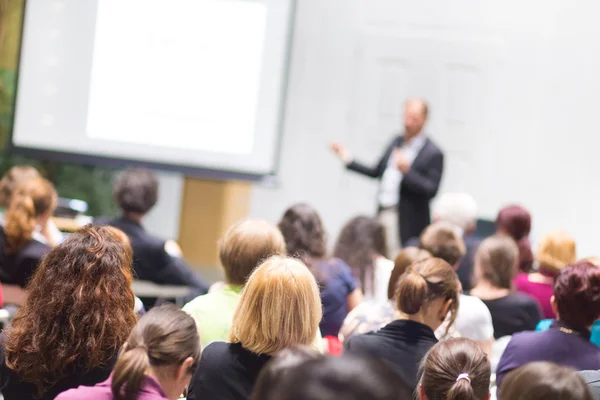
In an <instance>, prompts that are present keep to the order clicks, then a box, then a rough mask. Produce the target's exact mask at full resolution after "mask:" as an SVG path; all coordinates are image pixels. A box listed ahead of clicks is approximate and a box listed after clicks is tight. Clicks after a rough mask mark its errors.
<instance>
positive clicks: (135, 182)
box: [113, 168, 158, 222]
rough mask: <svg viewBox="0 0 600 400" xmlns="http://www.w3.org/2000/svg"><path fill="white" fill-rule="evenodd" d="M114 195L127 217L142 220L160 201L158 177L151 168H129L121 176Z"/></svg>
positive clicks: (114, 189) (137, 220)
mask: <svg viewBox="0 0 600 400" xmlns="http://www.w3.org/2000/svg"><path fill="white" fill-rule="evenodd" d="M113 196H114V198H115V201H116V203H117V205H118V206H119V208H120V209H121V212H122V213H123V216H124V217H125V218H127V219H131V220H133V221H136V222H140V221H141V219H142V217H143V216H144V215H146V214H147V213H148V211H150V210H151V209H152V207H154V206H155V205H156V202H157V201H158V179H157V178H156V175H155V174H154V172H152V171H150V170H149V169H144V168H131V169H128V170H126V171H124V172H123V173H122V174H121V175H120V176H119V179H118V180H117V182H116V184H115V186H114V188H113Z"/></svg>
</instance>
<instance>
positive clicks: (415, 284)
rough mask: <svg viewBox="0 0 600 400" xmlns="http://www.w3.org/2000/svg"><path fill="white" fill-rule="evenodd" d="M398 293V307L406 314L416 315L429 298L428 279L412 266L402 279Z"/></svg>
mask: <svg viewBox="0 0 600 400" xmlns="http://www.w3.org/2000/svg"><path fill="white" fill-rule="evenodd" d="M397 293H398V309H399V310H400V311H402V312H403V313H404V314H407V315H414V314H416V313H418V312H419V311H420V310H421V307H423V304H424V303H425V301H426V300H427V281H426V280H425V277H423V275H421V274H419V273H418V272H416V271H415V270H413V269H412V268H411V269H409V271H408V272H407V273H406V274H405V275H404V277H403V278H402V279H401V280H400V283H399V285H398V290H397Z"/></svg>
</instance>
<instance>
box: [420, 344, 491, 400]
mask: <svg viewBox="0 0 600 400" xmlns="http://www.w3.org/2000/svg"><path fill="white" fill-rule="evenodd" d="M491 370H492V367H491V365H490V361H489V359H488V357H487V355H486V354H485V352H484V351H483V350H482V349H481V347H479V345H478V344H477V343H476V342H474V341H473V340H471V339H465V338H457V339H448V340H444V341H442V342H439V343H438V344H436V345H435V346H433V347H432V348H431V350H429V352H428V353H427V355H426V356H425V358H424V359H423V361H422V363H421V366H420V369H419V375H420V376H421V382H420V384H421V385H422V387H423V391H424V392H425V394H426V395H427V398H428V399H429V400H483V399H485V398H487V396H488V395H489V394H490V376H491V373H492V371H491ZM462 374H467V375H466V376H464V375H462ZM459 376H464V378H462V379H458V378H459Z"/></svg>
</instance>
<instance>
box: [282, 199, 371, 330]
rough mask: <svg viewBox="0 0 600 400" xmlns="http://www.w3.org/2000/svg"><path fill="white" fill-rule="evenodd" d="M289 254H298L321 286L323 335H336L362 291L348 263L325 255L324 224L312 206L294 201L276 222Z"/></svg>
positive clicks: (296, 255) (321, 326) (293, 255)
mask: <svg viewBox="0 0 600 400" xmlns="http://www.w3.org/2000/svg"><path fill="white" fill-rule="evenodd" d="M279 229H280V230H281V233H282V234H283V238H284V239H285V244H286V248H287V252H288V255H289V256H291V257H299V258H300V259H302V261H303V262H304V263H305V264H306V265H307V266H308V267H309V268H310V270H311V271H312V273H313V275H314V276H315V278H316V279H317V282H319V286H320V288H321V301H322V302H323V320H322V321H321V325H320V328H321V333H322V334H323V336H334V337H337V335H338V333H339V331H340V327H341V326H342V323H343V322H344V318H346V315H347V314H348V312H349V311H351V310H352V309H353V308H354V307H356V306H357V305H358V304H359V303H360V302H361V300H362V292H361V290H360V289H359V288H357V287H356V281H355V279H354V277H353V276H352V271H351V270H350V267H348V265H347V264H346V263H345V262H344V261H342V260H340V259H339V258H330V257H328V256H327V243H326V238H325V236H326V235H325V228H324V227H323V223H322V222H321V217H319V214H317V212H316V211H315V209H313V208H312V207H311V206H309V205H307V204H296V205H294V206H292V207H291V208H289V209H288V210H287V211H286V212H285V213H284V214H283V217H282V218H281V221H280V222H279Z"/></svg>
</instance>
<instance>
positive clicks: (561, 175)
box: [252, 0, 600, 255]
mask: <svg viewBox="0 0 600 400" xmlns="http://www.w3.org/2000/svg"><path fill="white" fill-rule="evenodd" d="M599 12H600V2H598V1H595V0H585V1H584V0H529V1H525V2H524V1H518V0H504V1H496V0H455V1H452V2H449V1H445V0H429V1H419V2H415V1H408V0H299V1H298V10H297V20H296V32H295V40H294V49H293V59H292V68H291V76H290V79H291V80H290V83H289V85H290V86H289V93H288V94H289V96H288V103H287V116H286V122H285V131H284V140H283V148H282V155H281V168H280V175H279V178H278V182H279V183H278V184H277V185H276V187H256V188H255V190H254V196H253V202H252V215H253V216H259V217H264V218H268V219H270V220H272V221H276V220H277V219H278V218H279V216H280V215H281V213H282V212H283V210H284V209H285V208H286V207H287V206H289V205H290V204H292V203H294V202H298V201H306V202H309V203H311V204H313V205H314V206H315V207H316V208H317V209H318V210H319V211H320V212H321V214H322V216H323V219H324V220H325V223H326V225H327V227H328V229H329V231H330V233H331V234H332V236H334V235H335V234H336V233H337V231H338V229H339V227H340V226H341V224H342V223H343V222H344V221H345V220H346V219H347V218H349V217H350V216H352V215H354V214H356V213H372V212H373V211H374V207H375V201H374V195H375V188H376V183H375V182H373V181H368V180H367V179H366V178H362V177H358V176H356V175H355V174H351V173H348V172H345V171H344V170H343V169H342V167H341V165H340V164H339V162H337V160H335V159H334V157H333V156H332V155H331V154H330V153H329V151H328V149H327V143H328V142H330V141H332V140H340V141H343V142H345V143H346V144H347V145H348V146H349V147H350V149H351V150H352V151H353V152H354V153H355V154H356V155H357V156H358V157H359V158H361V159H363V160H364V161H366V162H374V161H375V160H376V158H377V157H378V156H379V154H380V152H381V151H382V149H383V147H384V146H385V144H386V143H387V142H388V140H389V139H390V137H391V136H392V135H393V133H394V132H395V131H396V130H397V129H398V128H399V127H400V121H401V120H400V118H401V113H400V112H401V104H402V101H403V100H404V99H405V98H406V97H408V96H411V95H417V96H423V97H425V98H427V99H428V100H429V101H430V103H431V108H432V114H431V121H430V124H429V131H430V132H431V136H432V137H433V139H434V140H436V141H437V142H438V143H439V144H440V145H441V146H442V147H443V149H444V150H445V152H446V156H447V164H446V173H445V176H444V181H443V190H446V191H458V190H460V191H468V192H470V193H472V194H473V195H474V196H475V198H476V199H477V201H478V202H479V204H480V207H481V211H482V214H483V215H485V216H488V217H492V216H494V215H495V213H496V212H497V210H498V208H499V207H501V206H502V205H504V204H506V203H511V202H520V203H522V204H524V205H525V206H527V207H530V208H531V210H532V211H533V214H534V225H535V231H536V232H538V233H539V232H544V231H546V230H549V229H565V230H567V231H568V232H570V233H572V234H575V235H576V238H577V240H578V242H579V244H580V250H581V251H580V254H581V255H590V254H600V249H598V248H597V246H596V243H595V237H594V233H595V232H594V226H595V225H597V224H600V207H598V206H597V205H596V201H595V200H596V198H600V186H599V185H596V182H595V181H596V179H595V178H596V177H597V176H598V173H597V172H596V171H599V169H598V167H597V166H596V163H595V162H594V158H595V157H594V156H595V155H596V153H597V150H596V146H597V145H598V144H599V139H598V133H597V132H596V130H595V128H596V122H597V121H596V118H595V108H596V107H597V104H598V101H597V98H598V96H597V93H599V90H598V89H600V77H598V71H600V69H599V68H598V67H599V66H600V65H599V64H600V52H599V51H598V50H600V49H599V47H600V44H599V43H600V42H598V37H600V24H597V15H599ZM595 145H596V146H595Z"/></svg>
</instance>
